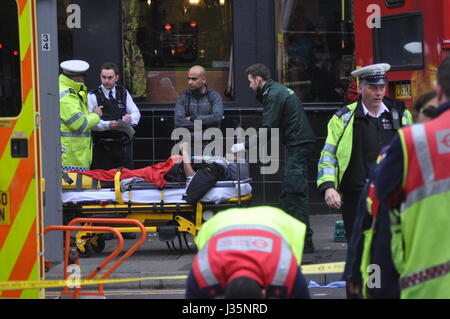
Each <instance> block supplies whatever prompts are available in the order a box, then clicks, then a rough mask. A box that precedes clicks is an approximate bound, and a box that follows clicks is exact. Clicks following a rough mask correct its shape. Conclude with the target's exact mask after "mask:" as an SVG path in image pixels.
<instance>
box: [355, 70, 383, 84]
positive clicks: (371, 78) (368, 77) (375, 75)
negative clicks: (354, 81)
mask: <svg viewBox="0 0 450 319" xmlns="http://www.w3.org/2000/svg"><path fill="white" fill-rule="evenodd" d="M360 79H361V80H365V81H367V82H378V81H380V80H387V76H386V72H384V71H374V72H370V73H366V74H364V75H361V76H360Z"/></svg>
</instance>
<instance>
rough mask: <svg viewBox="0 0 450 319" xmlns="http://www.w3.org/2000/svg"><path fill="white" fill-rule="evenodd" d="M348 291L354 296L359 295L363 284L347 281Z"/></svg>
mask: <svg viewBox="0 0 450 319" xmlns="http://www.w3.org/2000/svg"><path fill="white" fill-rule="evenodd" d="M347 293H348V294H350V295H353V296H358V295H359V294H360V293H361V284H357V283H354V282H351V281H347Z"/></svg>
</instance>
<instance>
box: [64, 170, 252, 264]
mask: <svg viewBox="0 0 450 319" xmlns="http://www.w3.org/2000/svg"><path fill="white" fill-rule="evenodd" d="M250 181H251V179H247V180H244V181H239V180H238V181H227V182H228V184H230V185H237V186H238V187H237V188H238V196H237V197H233V198H230V199H228V200H226V201H223V202H221V203H219V204H216V203H212V202H197V203H196V204H195V205H191V204H187V203H165V202H164V198H163V197H162V199H161V201H160V202H158V203H156V202H155V203H149V204H141V203H132V202H131V201H128V202H124V201H123V200H122V197H121V191H120V188H118V186H116V187H115V193H116V198H117V200H116V202H114V203H111V202H100V203H97V204H94V205H93V204H92V203H83V202H80V203H76V204H73V203H65V204H64V206H63V214H64V213H66V214H67V213H68V212H70V211H71V210H73V211H74V213H75V214H74V216H73V217H74V218H77V217H87V218H125V219H133V220H137V221H139V222H141V223H142V224H143V225H144V228H145V230H146V232H147V233H157V234H158V238H159V240H161V241H165V242H166V244H167V246H168V248H169V250H171V251H172V250H175V251H178V252H181V253H182V252H183V248H182V246H183V244H182V241H181V235H182V236H183V237H184V241H185V245H186V247H187V248H188V249H190V247H189V244H188V242H187V238H186V235H187V234H191V235H192V236H193V237H194V239H195V238H196V236H197V234H198V231H199V230H200V228H201V226H202V223H203V213H204V211H205V210H206V209H211V210H213V211H216V212H217V211H219V210H223V209H227V208H233V207H243V206H244V207H246V206H249V205H250V203H251V199H252V194H248V195H244V196H241V194H240V187H241V183H246V182H250ZM182 184H183V185H184V183H170V184H169V185H168V186H169V187H180V186H181V185H182ZM115 185H119V183H115ZM147 186H149V184H145V183H143V184H142V185H141V186H140V187H141V188H140V189H142V187H147ZM151 187H152V188H158V187H156V186H154V185H153V184H151ZM138 189H139V187H138ZM127 190H128V191H129V190H132V187H130V188H128V189H127ZM86 225H87V226H89V224H86ZM105 225H107V224H105ZM108 226H109V225H108ZM114 228H115V229H116V230H117V231H119V232H121V233H136V232H141V230H140V229H139V228H138V227H132V226H129V227H126V226H120V227H114ZM103 233H106V232H95V233H93V232H91V231H85V230H83V231H79V232H77V234H76V237H75V243H76V246H77V248H78V251H79V253H80V256H81V257H91V256H92V255H93V254H94V253H95V252H101V251H102V250H103V249H104V246H105V243H104V240H103V239H102V234H103ZM176 238H178V244H179V249H177V248H176V247H175V243H174V240H175V239H176ZM170 244H171V245H172V247H171V245H170Z"/></svg>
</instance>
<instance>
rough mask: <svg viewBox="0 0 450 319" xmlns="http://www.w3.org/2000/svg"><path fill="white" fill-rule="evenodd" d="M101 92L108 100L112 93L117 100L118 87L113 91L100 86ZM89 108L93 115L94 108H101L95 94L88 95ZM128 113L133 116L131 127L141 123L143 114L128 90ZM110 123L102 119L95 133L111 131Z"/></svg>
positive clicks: (94, 128)
mask: <svg viewBox="0 0 450 319" xmlns="http://www.w3.org/2000/svg"><path fill="white" fill-rule="evenodd" d="M100 88H101V90H102V91H103V94H104V95H105V97H106V98H107V99H109V92H110V91H112V95H113V97H114V98H116V87H115V86H114V87H113V88H112V90H108V89H106V88H105V87H104V86H103V84H102V85H101V86H100ZM87 99H88V107H89V112H91V113H92V110H93V109H94V107H97V106H99V105H98V102H97V97H96V96H95V94H91V93H89V94H88V97H87ZM126 106H127V109H126V113H127V114H130V115H131V125H133V126H135V125H137V124H138V123H139V120H140V118H141V112H139V109H138V107H137V106H136V104H135V103H134V101H133V98H132V97H131V95H130V92H128V90H127V102H126ZM109 122H110V121H103V120H102V119H100V122H99V123H98V124H97V125H96V126H95V127H93V130H94V131H107V130H109V129H110V128H109Z"/></svg>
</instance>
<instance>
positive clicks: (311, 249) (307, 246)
mask: <svg viewBox="0 0 450 319" xmlns="http://www.w3.org/2000/svg"><path fill="white" fill-rule="evenodd" d="M315 251H316V249H315V248H314V244H313V242H309V243H306V244H305V247H304V248H303V253H304V254H312V253H314V252H315Z"/></svg>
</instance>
